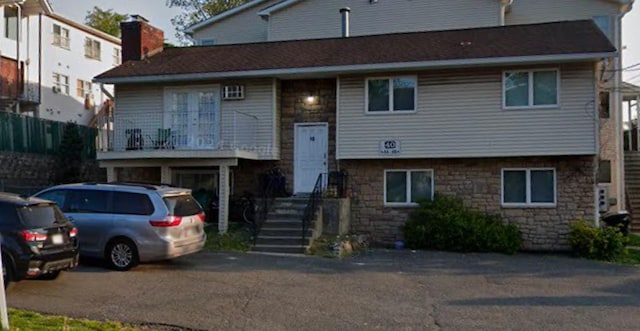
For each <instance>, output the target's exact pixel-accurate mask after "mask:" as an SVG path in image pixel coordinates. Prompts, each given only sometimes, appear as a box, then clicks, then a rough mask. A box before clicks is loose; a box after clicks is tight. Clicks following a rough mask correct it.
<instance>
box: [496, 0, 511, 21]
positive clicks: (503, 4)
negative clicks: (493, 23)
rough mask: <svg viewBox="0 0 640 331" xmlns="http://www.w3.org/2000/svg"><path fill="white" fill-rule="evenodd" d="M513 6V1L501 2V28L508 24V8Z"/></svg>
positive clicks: (503, 0) (502, 0)
mask: <svg viewBox="0 0 640 331" xmlns="http://www.w3.org/2000/svg"><path fill="white" fill-rule="evenodd" d="M512 4H513V0H500V22H499V23H500V26H504V25H505V24H506V20H507V19H506V16H507V8H509V6H511V5H512Z"/></svg>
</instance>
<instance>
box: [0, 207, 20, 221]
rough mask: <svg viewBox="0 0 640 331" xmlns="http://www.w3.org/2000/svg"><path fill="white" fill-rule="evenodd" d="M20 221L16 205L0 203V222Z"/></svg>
mask: <svg viewBox="0 0 640 331" xmlns="http://www.w3.org/2000/svg"><path fill="white" fill-rule="evenodd" d="M18 222H19V220H18V213H17V212H16V206H15V205H11V204H7V203H0V223H1V224H11V225H16V224H18Z"/></svg>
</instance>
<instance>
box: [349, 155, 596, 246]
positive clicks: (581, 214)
mask: <svg viewBox="0 0 640 331" xmlns="http://www.w3.org/2000/svg"><path fill="white" fill-rule="evenodd" d="M340 167H341V169H342V170H347V171H348V172H349V176H350V177H349V186H350V187H351V189H352V220H351V228H352V231H355V232H364V233H368V234H370V235H371V238H372V241H373V242H376V243H378V244H385V245H388V244H391V243H393V242H394V241H395V240H398V239H402V226H403V225H404V223H405V222H406V220H407V219H408V215H409V214H410V213H411V211H412V210H413V208H412V207H404V208H398V207H385V206H384V202H383V199H384V198H383V194H384V193H383V190H384V170H385V169H433V171H434V183H435V192H436V193H439V194H446V195H456V196H458V197H461V198H462V199H463V200H464V203H465V205H466V206H468V207H470V208H473V209H476V210H481V211H484V212H488V213H493V214H500V215H501V216H502V217H503V219H504V221H505V222H508V223H513V224H516V225H517V226H518V227H519V229H520V232H521V234H522V238H523V248H524V249H525V250H566V249H568V233H569V224H570V222H571V221H573V220H575V219H579V218H585V219H593V217H594V215H593V214H594V208H595V206H594V204H595V192H594V181H595V174H594V157H592V156H584V157H539V158H487V159H422V160H358V161H355V160H350V161H341V163H340ZM540 167H553V168H555V169H556V181H557V186H556V190H557V201H556V202H557V205H556V207H553V208H541V207H538V208H506V207H502V206H501V170H502V168H540Z"/></svg>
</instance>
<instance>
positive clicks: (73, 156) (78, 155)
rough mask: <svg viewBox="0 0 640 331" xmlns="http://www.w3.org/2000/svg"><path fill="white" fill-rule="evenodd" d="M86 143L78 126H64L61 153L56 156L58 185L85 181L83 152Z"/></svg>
mask: <svg viewBox="0 0 640 331" xmlns="http://www.w3.org/2000/svg"><path fill="white" fill-rule="evenodd" d="M83 150H84V143H83V141H82V136H81V135H80V131H79V130H78V125H77V124H75V123H73V122H69V123H67V124H66V125H65V126H64V131H63V133H62V141H61V142H60V152H59V153H58V155H57V156H56V174H55V176H56V178H55V180H54V181H55V182H56V183H57V184H64V183H74V182H80V181H82V180H83V177H82V160H83V157H82V152H83Z"/></svg>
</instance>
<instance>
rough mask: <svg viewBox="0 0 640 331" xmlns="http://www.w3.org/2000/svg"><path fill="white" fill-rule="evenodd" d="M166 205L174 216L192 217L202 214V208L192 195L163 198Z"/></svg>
mask: <svg viewBox="0 0 640 331" xmlns="http://www.w3.org/2000/svg"><path fill="white" fill-rule="evenodd" d="M163 200H164V203H165V204H166V205H167V208H168V209H169V214H171V215H173V216H192V215H197V214H199V213H201V212H202V208H201V207H200V205H199V204H198V202H197V201H196V199H194V198H193V197H192V196H191V195H176V196H168V197H163Z"/></svg>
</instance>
